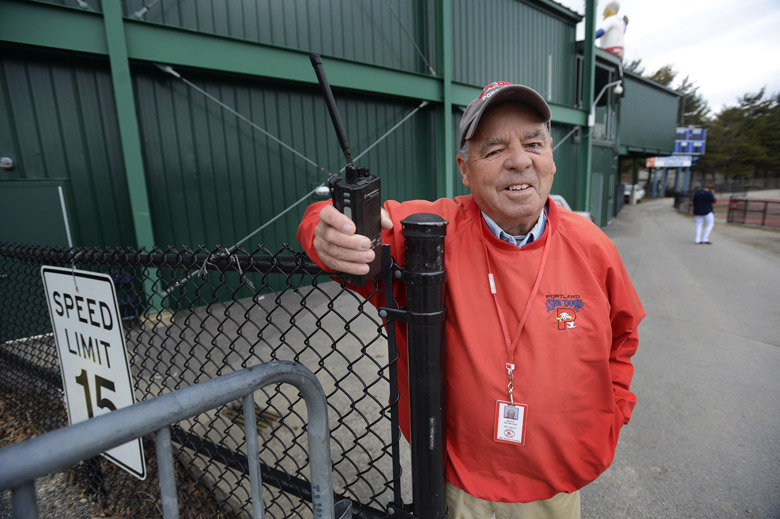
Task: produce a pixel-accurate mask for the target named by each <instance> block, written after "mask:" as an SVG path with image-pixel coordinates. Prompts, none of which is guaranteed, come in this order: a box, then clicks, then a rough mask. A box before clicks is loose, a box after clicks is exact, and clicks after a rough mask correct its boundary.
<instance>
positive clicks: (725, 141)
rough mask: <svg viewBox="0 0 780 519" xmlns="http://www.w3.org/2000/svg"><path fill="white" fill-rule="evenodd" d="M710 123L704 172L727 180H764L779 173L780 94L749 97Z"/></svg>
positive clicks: (759, 93) (761, 92) (758, 93)
mask: <svg viewBox="0 0 780 519" xmlns="http://www.w3.org/2000/svg"><path fill="white" fill-rule="evenodd" d="M738 102H739V104H738V105H737V106H732V107H726V108H724V109H723V110H721V112H720V113H719V114H717V116H715V118H714V119H713V120H712V121H711V122H710V124H709V128H708V133H707V147H706V153H705V154H704V155H703V156H702V157H701V161H700V166H701V168H702V170H704V171H706V172H708V173H711V174H713V175H714V174H716V173H718V174H722V175H724V176H725V177H727V178H728V177H733V176H739V177H752V178H764V177H768V176H776V175H777V173H778V172H780V150H779V149H778V142H780V94H774V95H772V96H767V95H766V92H765V89H763V88H762V89H761V90H759V91H758V92H756V93H747V94H745V95H744V96H742V97H741V98H740V99H739V101H738Z"/></svg>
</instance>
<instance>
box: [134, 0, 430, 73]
mask: <svg viewBox="0 0 780 519" xmlns="http://www.w3.org/2000/svg"><path fill="white" fill-rule="evenodd" d="M123 4H124V13H125V16H128V17H130V16H133V14H134V13H135V12H137V11H138V10H139V9H141V8H142V7H143V6H144V5H148V4H149V1H148V0H129V1H126V2H123ZM425 8H426V6H425V3H424V2H417V1H415V0H392V2H385V1H377V0H373V1H354V0H329V1H327V2H325V1H321V0H296V1H294V2H290V1H280V0H230V1H225V0H194V1H191V0H188V1H186V2H182V1H170V0H168V1H162V2H160V5H159V6H157V7H155V8H154V9H150V10H149V11H148V12H147V13H146V14H145V15H144V17H143V19H144V20H147V21H149V22H154V23H162V24H164V25H170V26H175V27H182V28H186V29H192V30H196V31H200V32H205V33H212V34H219V35H223V36H229V37H232V38H237V39H240V40H247V41H253V42H258V43H264V44H269V45H277V46H280V47H285V48H292V49H297V50H303V51H306V52H310V51H316V52H320V53H323V54H326V55H328V56H339V57H343V58H346V59H350V60H355V61H360V62H363V63H371V64H373V65H379V66H384V67H391V68H396V69H401V70H408V71H412V72H423V73H424V72H425V70H426V68H425V63H424V62H423V61H422V60H421V59H420V57H419V55H418V53H417V51H416V50H415V49H414V45H413V44H412V42H411V41H410V40H409V38H408V37H407V36H406V34H405V32H404V29H403V28H402V26H401V24H403V26H404V27H406V30H408V31H409V32H410V34H412V36H413V37H414V40H415V41H416V42H418V43H417V44H418V46H420V47H421V48H423V49H426V51H427V50H428V49H427V45H428V44H427V42H426V41H425V39H426V37H425V36H426V34H428V32H429V30H428V29H429V28H428V27H426V25H425V24H424V23H421V22H422V21H425V20H426V16H425V13H424V9H425ZM399 20H400V22H401V23H399ZM421 43H422V44H421ZM425 54H430V53H429V52H425Z"/></svg>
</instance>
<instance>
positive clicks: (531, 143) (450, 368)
mask: <svg viewBox="0 0 780 519" xmlns="http://www.w3.org/2000/svg"><path fill="white" fill-rule="evenodd" d="M550 118H551V114H550V109H549V107H548V106H547V103H546V102H545V101H544V99H543V98H542V97H541V96H540V95H539V94H538V93H536V92H535V91H533V90H532V89H530V88H528V87H524V86H520V85H512V84H511V83H506V82H496V83H492V84H490V85H488V86H487V87H485V89H484V90H483V92H482V95H480V97H479V98H478V99H476V100H475V101H474V102H472V103H471V104H470V105H469V106H468V107H467V108H466V111H465V113H464V114H463V117H462V119H461V122H460V146H461V151H460V154H459V155H458V157H457V163H458V168H459V170H460V173H461V178H462V181H463V184H465V185H466V186H468V187H469V188H470V190H471V195H468V196H460V197H456V198H454V199H440V200H437V201H435V202H428V201H420V200H416V201H409V202H404V203H398V202H394V201H388V202H386V203H385V204H384V209H383V212H382V228H383V232H382V239H383V242H384V243H388V244H390V246H391V248H392V252H393V257H394V258H395V259H396V261H397V262H398V263H399V264H401V265H403V263H404V257H403V253H404V247H403V237H402V236H401V229H400V228H401V225H400V224H399V222H400V220H402V219H403V218H405V217H406V216H408V215H411V214H414V213H419V212H428V213H436V214H439V215H441V216H442V217H443V218H444V219H446V220H447V221H448V222H449V224H448V227H447V236H446V239H445V266H446V268H447V284H446V304H447V312H448V313H447V321H446V327H445V342H446V352H445V356H446V367H447V368H446V369H447V372H446V380H445V381H444V383H445V388H444V389H445V392H446V401H447V409H446V416H447V423H446V427H447V431H446V434H447V447H446V448H447V469H446V478H447V482H448V483H447V503H448V507H449V513H450V515H449V517H450V518H451V519H458V518H472V517H476V518H482V517H484V518H486V519H487V518H490V517H491V516H492V514H493V513H496V516H497V517H499V518H501V517H542V518H556V519H557V518H560V519H563V518H566V519H569V518H578V517H579V514H580V502H579V492H578V490H579V489H580V488H581V487H583V486H584V485H586V484H587V483H589V482H591V481H592V480H594V479H595V478H596V477H597V476H598V475H599V474H601V472H603V471H604V470H605V469H606V468H607V467H608V466H609V464H610V463H611V461H612V458H613V456H614V450H615V446H616V444H617V439H618V434H619V432H620V428H621V427H622V426H623V424H625V423H627V422H628V419H629V417H630V415H631V410H632V408H633V406H634V403H635V402H636V397H635V396H634V395H633V394H632V393H631V392H630V391H629V385H630V383H631V378H632V376H633V367H632V365H631V356H632V355H633V354H634V352H635V351H636V348H637V342H638V339H637V325H638V324H639V321H640V320H641V319H642V317H643V316H644V311H643V310H642V306H641V304H640V302H639V299H638V297H637V295H636V292H635V291H634V288H633V286H632V285H631V282H630V280H629V278H628V275H627V274H626V271H625V268H624V267H623V264H622V262H621V260H620V257H619V255H618V253H617V250H616V249H615V247H614V245H613V244H612V242H611V241H610V240H609V239H608V238H607V237H606V236H605V235H604V234H603V233H602V232H601V231H600V230H599V229H598V228H597V227H596V226H595V225H593V224H592V223H591V222H589V221H587V220H586V219H584V218H582V217H580V216H578V215H576V214H574V213H572V212H569V211H564V210H562V209H560V208H558V207H557V206H556V204H554V203H551V202H550V200H549V198H548V195H549V193H550V189H551V187H552V183H553V178H554V175H555V163H554V161H553V154H552V138H551V136H550ZM354 232H355V226H354V224H353V223H352V222H351V221H350V220H349V219H348V218H346V217H344V215H342V214H341V213H339V212H338V211H337V210H335V208H333V206H332V205H330V204H329V203H328V202H320V203H317V204H314V205H312V206H310V207H309V208H308V209H307V211H306V214H305V215H304V218H303V220H302V222H301V225H300V227H299V229H298V240H299V242H300V243H301V244H302V245H303V247H304V249H305V250H306V252H307V253H308V254H309V255H310V257H311V258H312V259H313V260H314V261H316V262H317V263H319V264H320V265H322V266H324V267H325V268H328V269H332V270H336V271H344V272H349V273H352V274H364V273H366V272H367V271H368V267H367V265H366V263H368V262H369V261H370V260H371V259H372V258H373V252H372V251H371V250H370V249H369V247H370V244H369V240H368V238H366V237H365V236H359V235H356V234H354ZM355 289H356V290H358V291H361V293H362V294H363V295H366V296H367V295H368V294H369V292H368V289H367V288H363V289H360V288H359V287H355ZM398 297H401V298H402V297H403V295H402V294H398ZM372 302H374V301H373V300H372ZM374 303H375V304H383V301H376V302H374ZM401 304H403V301H401ZM399 328H403V327H399ZM397 337H398V345H399V350H400V351H401V357H400V359H399V362H398V373H399V374H398V386H399V390H400V391H401V399H400V401H399V411H400V416H401V428H402V430H403V432H404V434H405V436H406V437H407V438H408V437H409V423H408V391H407V389H406V387H407V384H408V371H407V364H406V336H405V334H404V333H403V330H397ZM508 407H513V408H515V409H517V411H518V415H517V418H516V419H514V420H511V419H509V418H508V413H507V414H504V412H505V411H506V409H507V408H508ZM528 514H530V515H528Z"/></svg>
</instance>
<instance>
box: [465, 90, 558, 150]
mask: <svg viewBox="0 0 780 519" xmlns="http://www.w3.org/2000/svg"><path fill="white" fill-rule="evenodd" d="M510 101H516V102H518V103H524V104H527V105H528V106H530V107H531V108H533V109H534V110H536V111H537V112H539V115H540V116H541V117H542V119H543V120H544V122H545V124H546V125H547V129H548V130H549V129H550V119H551V118H552V113H551V112H550V107H549V106H547V102H546V101H545V100H544V98H543V97H542V96H540V95H539V94H538V93H537V92H536V90H534V89H533V88H530V87H527V86H524V85H513V84H512V83H509V82H508V81H494V82H493V83H490V84H489V85H488V86H486V87H485V88H484V89H483V90H482V93H481V94H480V95H479V97H478V98H476V99H475V100H474V101H472V102H471V104H470V105H468V106H467V107H466V111H465V112H463V116H462V117H461V118H460V147H461V148H462V147H463V144H464V143H465V142H466V141H467V140H469V139H470V138H471V137H472V136H473V135H474V132H475V131H477V126H479V120H480V118H481V117H482V114H484V113H485V110H487V109H488V108H490V107H491V106H496V105H498V104H501V103H507V102H510Z"/></svg>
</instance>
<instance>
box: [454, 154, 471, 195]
mask: <svg viewBox="0 0 780 519" xmlns="http://www.w3.org/2000/svg"><path fill="white" fill-rule="evenodd" d="M455 161H456V162H457V163H458V171H460V181H461V182H463V185H464V186H466V187H471V186H469V173H468V171H469V165H468V163H467V162H466V161H465V160H463V157H462V156H461V155H458V156H457V157H455Z"/></svg>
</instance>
